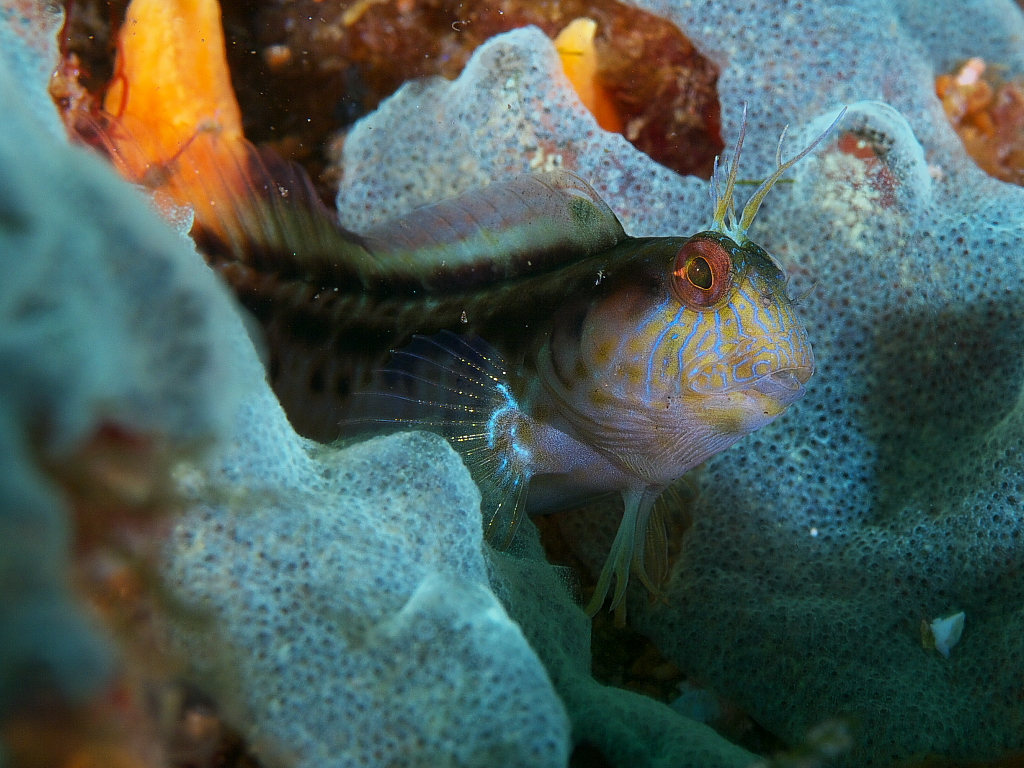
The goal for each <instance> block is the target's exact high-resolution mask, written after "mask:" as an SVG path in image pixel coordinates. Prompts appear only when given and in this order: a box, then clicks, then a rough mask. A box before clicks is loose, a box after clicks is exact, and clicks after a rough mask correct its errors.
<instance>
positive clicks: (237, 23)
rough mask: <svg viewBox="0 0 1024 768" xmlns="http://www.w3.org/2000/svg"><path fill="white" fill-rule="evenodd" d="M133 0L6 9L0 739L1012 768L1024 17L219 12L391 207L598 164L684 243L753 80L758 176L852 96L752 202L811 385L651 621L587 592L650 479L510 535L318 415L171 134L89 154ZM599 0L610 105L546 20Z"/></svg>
mask: <svg viewBox="0 0 1024 768" xmlns="http://www.w3.org/2000/svg"><path fill="white" fill-rule="evenodd" d="M164 7H165V8H169V9H171V10H170V11H169V14H170V15H171V16H174V15H175V14H181V16H180V18H181V19H183V21H182V22H181V24H179V25H178V32H177V34H187V33H188V32H189V30H191V32H192V33H195V31H196V30H202V31H201V37H200V41H201V43H202V44H204V45H205V44H206V40H207V37H205V35H207V34H209V35H211V37H210V38H209V39H210V40H211V42H212V41H213V39H214V38H213V37H212V35H216V34H219V32H217V31H216V30H218V29H219V21H218V15H219V13H220V9H218V8H217V7H216V4H215V3H214V4H213V5H212V6H209V5H208V4H207V5H206V6H205V10H203V8H204V4H202V3H199V2H196V1H195V0H193V1H191V2H185V0H181V2H174V3H171V2H168V3H166V4H165V6H164ZM211 7H212V8H213V10H212V11H211V10H210V8H211ZM202 13H206V14H207V15H206V16H204V17H201V14H202ZM123 14H124V3H110V4H108V3H99V2H95V3H88V2H81V3H78V2H76V3H69V4H68V5H67V7H62V6H61V5H60V4H57V3H52V2H44V1H43V0H2V2H0V94H2V95H0V105H2V106H0V122H2V126H0V313H2V319H0V392H2V397H0V446H2V448H0V462H2V467H0V714H2V715H3V718H4V725H3V728H2V729H0V736H2V743H3V745H4V747H3V752H0V765H12V766H22V765H24V766H68V767H70V766H75V767H76V768H85V767H86V766H89V767H91V766H162V765H176V766H185V765H195V766H207V765H211V766H212V765H233V766H241V765H246V766H251V765H261V766H267V767H275V766H318V767H319V766H406V765H408V766H415V765H424V766H426V765H430V766H513V765H522V766H547V765H551V766H566V765H573V766H605V765H611V766H630V767H631V768H633V767H635V766H666V767H667V766H695V767H696V766H701V767H704V766H750V765H754V764H763V765H779V766H782V765H793V766H812V765H837V766H913V765H928V766H960V765H964V766H966V765H984V766H1011V765H1016V764H1018V763H1019V762H1020V761H1021V759H1022V756H1024V730H1022V725H1024V722H1022V721H1024V639H1022V638H1024V632H1022V619H1024V616H1022V611H1024V586H1022V582H1021V580H1020V578H1019V576H1020V573H1019V569H1020V567H1021V564H1022V557H1024V542H1022V540H1021V536H1022V533H1021V532H1022V512H1021V504H1022V500H1024V463H1022V462H1024V457H1022V451H1024V422H1022V415H1021V391H1022V387H1024V325H1022V322H1021V318H1022V309H1024V306H1022V302H1024V293H1022V290H1024V270H1022V267H1024V244H1022V240H1021V226H1022V224H1024V220H1022V219H1024V190H1022V189H1021V188H1020V186H1018V184H1019V182H1020V178H1021V177H1020V168H1021V167H1024V160H1022V158H1024V156H1022V155H1020V146H1021V145H1020V142H1021V135H1022V131H1024V109H1022V108H1021V105H1022V104H1024V98H1022V97H1021V88H1022V87H1024V86H1021V85H1020V82H1021V81H1020V78H1021V77H1024V14H1022V11H1021V9H1020V7H1018V6H1017V5H1016V4H1015V3H1012V2H993V1H992V0H988V1H986V2H981V1H980V0H978V1H977V2H966V3H965V2H961V3H946V4H941V3H936V4H926V3H917V2H889V3H883V2H863V3H857V2H850V3H844V4H841V5H840V4H827V3H811V2H782V3H780V2H759V1H758V0H747V2H732V1H731V0H720V1H719V2H707V3H700V2H642V3H637V4H636V8H634V7H633V6H629V7H627V6H621V7H620V6H618V5H617V4H609V3H601V4H595V5H593V6H587V5H586V4H574V3H564V4H559V3H528V2H527V3H514V2H511V1H509V2H507V3H495V4H493V5H487V6H484V5H480V6H475V5H474V6H469V5H468V4H467V6H466V7H463V6H462V5H460V4H457V3H443V2H437V3H430V2H418V1H417V0H393V1H392V2H379V3H374V2H366V1H365V0H363V1H362V2H358V3H354V4H346V3H341V2H334V1H333V0H324V1H323V2H315V1H314V0H296V1H295V2H286V1H285V0H273V1H270V0H268V2H265V3H227V2H225V3H224V8H223V19H224V30H225V34H226V43H227V63H228V64H229V65H230V67H231V78H230V79H231V82H230V83H229V86H233V89H234V91H235V92H236V93H237V97H238V100H239V103H240V104H241V112H240V123H239V125H240V126H241V127H242V128H243V129H244V132H245V134H246V135H247V136H248V137H249V138H250V139H251V140H253V141H254V142H257V143H261V142H262V143H265V144H269V146H271V147H272V148H273V149H274V150H275V151H276V152H278V153H279V154H281V155H283V156H285V157H286V158H289V159H294V160H297V161H299V162H301V163H302V164H303V165H304V167H305V168H306V170H307V171H309V173H310V174H311V175H312V177H313V183H314V185H315V189H316V191H317V192H318V193H319V195H320V197H322V198H324V199H326V200H327V201H328V202H330V203H333V204H334V205H335V206H336V207H337V211H338V217H339V220H340V222H341V224H342V225H343V226H344V227H346V228H347V229H349V230H351V231H353V232H356V233H364V232H367V231H368V230H370V229H371V228H372V227H374V226H377V225H379V224H381V223H382V222H386V221H388V220H391V219H393V218H395V217H397V216H401V215H403V214H406V213H408V212H409V211H411V210H413V209H415V208H416V207H418V206H421V205H424V204H427V203H433V202H437V201H440V200H444V199H447V198H451V197H453V196H454V195H457V194H460V193H463V192H465V191H467V190H472V189H474V188H478V187H481V186H484V185H486V184H488V183H490V182H499V181H503V180H507V179H509V178H511V177H514V176H516V175H518V174H522V173H526V172H531V171H533V172H537V171H545V170H547V171H550V170H555V169H566V170H570V171H573V172H574V173H576V174H578V175H579V176H581V177H582V178H584V179H585V180H586V181H587V182H589V184H590V185H591V186H592V187H593V188H594V189H595V190H596V191H597V192H598V193H599V194H600V196H601V197H602V198H603V200H604V201H605V202H606V203H607V204H608V206H610V208H611V210H612V211H614V213H615V215H616V216H617V217H618V219H619V220H620V221H621V223H622V225H623V228H624V229H625V231H626V232H627V233H628V234H629V235H632V236H635V237H648V236H651V237H653V236H670V235H689V234H692V233H695V232H698V231H701V230H704V229H706V228H707V227H708V225H709V224H710V223H711V220H712V208H711V203H710V202H709V182H708V178H709V177H710V174H711V166H712V163H713V158H714V156H715V155H717V154H721V153H723V151H725V152H726V154H728V151H726V150H724V147H726V146H728V147H732V146H733V145H734V143H735V141H736V139H737V137H738V135H739V133H740V126H741V122H742V120H743V114H744V107H746V141H745V144H744V155H743V164H742V170H741V174H742V176H744V177H746V178H745V179H744V181H749V180H760V179H764V178H765V177H767V176H768V175H769V174H770V173H771V172H772V171H773V170H774V169H775V167H776V158H775V152H776V144H777V142H778V140H779V136H780V135H781V134H782V133H783V130H784V128H785V127H786V126H789V138H788V139H787V146H788V147H791V149H790V150H789V152H788V153H787V154H786V156H787V157H789V156H790V155H791V154H792V153H795V152H796V151H797V150H798V149H800V148H803V147H804V146H807V145H808V144H810V143H811V141H812V140H813V139H814V138H815V137H817V136H819V135H820V134H822V132H823V131H824V130H825V129H826V127H827V126H828V125H829V124H830V123H831V122H832V121H833V119H834V118H835V117H836V115H837V113H838V111H839V110H840V109H841V108H842V107H844V106H845V107H847V108H848V111H847V113H846V115H845V117H844V119H843V121H842V123H841V124H840V125H839V127H838V128H837V129H836V130H835V131H834V132H833V133H832V134H830V135H829V136H828V137H827V138H826V140H825V141H824V142H823V144H822V145H821V146H819V147H818V148H817V149H816V150H815V152H814V153H812V154H811V155H810V156H809V157H807V158H805V159H804V160H802V161H801V162H800V163H799V164H797V165H796V166H794V168H793V169H792V170H791V171H789V172H788V174H787V178H788V179H791V180H792V181H791V183H790V182H787V183H780V184H779V185H777V187H776V188H775V189H774V190H773V191H772V194H771V195H770V196H769V197H768V198H767V199H766V200H765V203H764V205H763V207H762V209H761V212H760V213H759V215H758V218H757V220H756V222H754V224H753V226H752V227H751V230H750V235H751V238H752V239H753V240H755V241H756V242H757V243H758V244H759V245H761V246H763V247H764V248H765V249H766V250H767V251H769V252H770V253H771V254H772V255H773V256H774V257H775V258H776V259H777V260H778V261H779V263H780V264H781V265H782V267H783V268H784V271H785V273H786V275H787V276H788V277H789V280H790V295H791V296H794V297H800V300H799V301H798V302H797V307H796V310H797V313H798V314H799V316H800V317H801V318H802V321H803V323H804V326H805V327H806V330H807V334H808V337H809V339H810V342H811V345H812V346H813V349H814V357H815V361H816V371H815V374H814V376H813V378H811V379H810V380H809V382H807V385H806V386H807V392H806V395H805V396H804V397H803V398H802V399H800V400H798V401H797V402H796V403H794V404H793V405H792V406H791V407H790V408H789V409H788V410H787V411H786V413H784V414H783V415H782V416H780V417H779V418H778V419H777V420H776V421H775V422H773V423H772V424H769V425H768V426H766V427H764V428H763V429H760V430H758V431H757V432H755V433H753V434H751V435H749V436H747V437H746V438H744V439H743V440H741V441H740V442H739V443H737V444H736V445H735V446H733V447H731V448H729V449H727V450H725V451H723V452H721V453H720V454H718V455H716V456H714V457H712V458H711V459H709V460H708V461H706V462H705V463H703V464H702V465H700V466H699V467H697V468H696V469H695V470H693V471H692V472H690V473H689V474H688V475H687V478H686V480H687V486H688V490H687V491H686V492H685V493H681V494H680V498H679V500H678V505H679V506H678V509H676V510H675V516H674V517H673V518H672V524H671V525H670V526H669V553H670V555H671V570H670V573H669V577H668V579H667V582H666V584H665V585H664V586H663V587H662V590H661V591H660V593H659V594H658V595H657V596H656V597H655V598H654V599H651V597H650V596H649V595H648V593H647V591H646V590H644V589H643V588H642V587H640V586H639V585H637V584H634V585H632V586H631V588H630V591H629V592H628V594H627V597H626V601H627V602H628V606H629V607H628V626H627V627H625V628H617V627H614V626H613V625H612V620H611V617H610V616H609V615H607V614H606V613H600V614H598V615H597V616H596V617H595V618H594V619H593V620H592V619H590V618H588V616H587V615H586V614H585V613H584V612H583V610H582V609H581V607H580V603H581V598H582V597H585V596H586V592H587V591H588V590H591V589H592V588H593V586H594V584H595V582H596V579H597V574H598V573H599V572H600V571H601V567H602V565H603V563H604V560H605V557H606V555H607V553H608V551H609V548H610V546H611V543H612V539H613V537H614V536H615V531H616V528H617V525H618V515H619V510H618V509H616V508H615V507H614V505H612V506H608V505H603V506H602V505H596V506H590V507H586V508H580V509H573V510H567V511H565V512H559V513H556V514H554V515H551V516H549V517H538V518H536V519H532V520H531V519H527V520H525V521H524V522H523V524H522V526H521V528H520V530H519V533H518V535H517V538H516V541H515V543H514V544H513V545H512V546H511V547H510V548H509V549H508V550H506V551H498V550H497V549H495V548H494V547H492V546H491V545H490V544H489V543H487V542H485V541H484V538H483V531H482V527H481V524H480V513H479V504H480V493H479V490H478V489H477V486H476V485H475V484H474V483H473V481H472V478H471V477H470V475H469V473H468V472H467V470H466V468H465V467H464V465H463V463H462V461H461V460H460V458H459V456H458V454H457V453H456V452H455V451H453V450H452V449H451V448H450V447H449V446H448V445H447V444H446V443H445V442H444V441H443V440H442V439H440V438H439V437H437V436H434V435H429V434H426V433H421V432H417V433H400V434H393V435H388V436H382V437H376V438H373V439H371V440H369V441H367V442H364V443H359V444H355V445H349V446H346V447H337V446H330V445H326V444H323V443H318V442H314V441H311V440H309V439H307V438H305V437H302V436H300V435H299V434H297V433H296V431H295V429H293V427H292V424H291V423H290V422H289V419H288V416H287V415H286V413H285V411H284V410H283V409H282V408H281V406H280V404H279V402H278V398H277V397H276V396H275V394H274V392H273V391H272V389H271V388H270V385H269V384H268V383H267V374H266V368H265V365H264V362H265V361H267V360H269V359H270V358H271V357H272V355H273V348H272V347H271V348H268V346H267V343H266V342H264V341H263V333H262V331H261V330H260V328H259V326H258V324H257V323H256V322H255V321H254V320H253V319H252V318H251V317H249V316H247V315H245V314H243V313H242V312H241V311H239V306H238V303H237V300H236V298H235V296H234V295H232V293H231V292H230V291H229V290H228V288H227V287H225V285H224V284H223V283H222V282H221V281H220V280H219V278H218V277H217V275H216V274H215V273H214V272H213V271H212V270H211V269H210V268H209V267H208V266H207V265H206V263H205V262H204V260H203V256H202V255H201V254H200V252H199V251H197V250H196V247H195V245H194V244H193V242H192V241H191V240H190V239H189V238H188V236H187V232H188V230H189V227H190V226H191V224H192V217H191V213H190V212H189V211H187V210H182V209H181V208H180V207H177V206H176V205H174V204H173V201H172V202H171V203H168V201H167V200H162V201H161V200H159V199H158V200H157V201H156V202H157V205H156V206H153V205H151V204H150V203H151V202H152V201H151V200H147V196H149V197H153V196H154V195H155V196H157V197H159V192H160V188H161V187H162V186H163V185H164V181H165V179H164V178H163V174H164V173H165V172H167V171H168V169H172V163H171V162H168V164H167V166H166V167H157V168H156V169H157V171H159V173H153V174H150V175H144V174H139V176H138V177H136V178H132V179H131V181H134V182H136V185H135V186H136V188H135V189H133V187H132V185H131V184H129V183H127V182H125V181H124V180H122V179H119V178H118V177H117V175H116V174H115V173H114V172H113V171H112V170H111V169H110V167H109V163H107V162H106V161H104V160H103V159H101V158H100V157H97V156H96V153H94V152H90V151H88V150H86V149H84V148H82V147H74V146H71V144H70V143H69V140H68V138H67V137H68V129H67V127H69V126H70V127H71V128H72V129H76V128H77V127H78V126H76V124H75V121H76V120H77V119H78V118H79V117H82V118H83V119H85V118H86V117H88V116H90V115H94V114H95V111H96V109H97V108H98V105H99V103H100V99H101V94H102V92H103V91H104V90H105V89H106V88H107V87H108V84H109V81H110V78H111V76H112V74H113V72H114V64H113V60H114V54H115V49H116V48H117V43H116V32H117V30H118V28H119V26H120V23H121V18H122V17H123ZM188 14H197V15H194V16H190V15H188ZM210 14H213V15H212V16H211V15H210ZM506 16H507V17H508V18H507V19H503V18H499V17H506ZM582 16H590V17H592V18H594V19H595V20H596V21H597V22H598V27H597V30H598V31H597V35H598V37H597V38H596V41H595V44H596V56H597V57H598V59H599V60H601V59H602V57H603V61H604V64H603V65H599V67H598V73H599V76H598V82H599V83H600V82H602V81H601V76H602V75H601V73H602V72H603V73H604V74H603V77H604V80H603V87H604V89H605V90H604V95H603V96H600V97H595V96H593V95H591V96H587V94H586V93H585V92H584V91H585V88H584V87H583V86H582V85H581V84H580V83H581V81H579V80H575V81H572V82H571V81H570V80H569V79H568V78H567V77H566V74H565V71H566V67H564V66H563V64H564V62H565V61H566V58H567V57H566V55H565V53H564V50H563V52H562V55H560V52H559V48H558V47H557V46H556V43H555V42H554V40H553V37H554V36H555V35H556V34H557V33H558V32H559V31H560V30H561V29H563V28H564V27H565V26H567V25H568V23H569V22H570V21H572V20H573V19H574V18H577V17H582ZM67 19H70V20H71V23H70V24H69V25H68V26H67V27H65V20H67ZM204 25H205V26H204ZM172 28H173V25H172ZM167 34H168V35H173V34H174V33H173V31H172V32H168V33H167ZM166 40H167V41H166V42H164V43H163V44H162V45H164V46H165V47H166V48H167V49H168V50H170V49H171V48H172V47H173V45H175V44H177V43H174V38H173V36H169V37H168V38H167V39H166ZM194 42H195V41H194V40H193V44H194ZM563 47H564V46H563ZM185 58H187V59H188V60H189V61H193V60H194V61H201V60H202V58H201V56H200V54H197V53H195V51H194V50H193V51H192V53H190V54H189V55H188V56H187V57H185ZM601 66H604V69H603V70H602V69H601ZM55 70H56V71H57V73H58V74H57V77H56V78H53V73H54V71H55ZM421 78H425V79H421ZM214 80H215V78H214V76H213V75H208V74H203V75H202V76H200V77H198V78H197V82H200V83H206V84H209V83H211V82H213V81H214ZM407 81H408V82H407ZM224 82H227V80H226V79H225V81H224ZM222 85H223V83H222ZM168 90H170V88H169V87H168ZM211 90H212V89H211ZM229 90H230V88H229ZM129 92H130V91H129ZM160 98H165V97H164V96H163V95H161V96H160ZM166 98H170V97H169V96H168V97H166ZM207 98H208V97H207V96H204V95H201V94H195V95H194V96H193V94H191V93H186V94H185V97H184V99H183V101H184V102H185V103H190V102H191V101H195V102H196V103H207V102H206V101H204V99H207ZM584 99H586V103H585V102H584ZM595 99H596V101H595ZM601 99H605V100H606V103H605V104H604V106H599V105H598V103H597V102H598V101H600V100H601ZM224 109H227V108H226V107H225V108H224ZM215 111H216V109H215ZM223 117H224V116H223V114H219V118H223ZM599 119H600V121H601V124H599V123H598V120H599ZM602 126H603V127H602ZM73 132H74V131H73ZM339 132H341V133H339ZM165 159H166V160H168V161H170V160H173V158H165ZM154 167H156V165H154ZM147 173H148V171H147ZM138 187H141V188H142V190H143V192H145V193H146V194H143V193H141V192H140V191H139V189H138ZM154 207H155V208H156V210H154ZM168 220H170V223H168ZM312 343H314V345H315V341H314V342H312ZM310 359H311V360H312V359H313V358H312V357H311V358H310ZM313 373H314V371H313V370H312V369H310V375H312V374H313ZM581 593H582V594H581ZM582 602H585V600H582Z"/></svg>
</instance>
